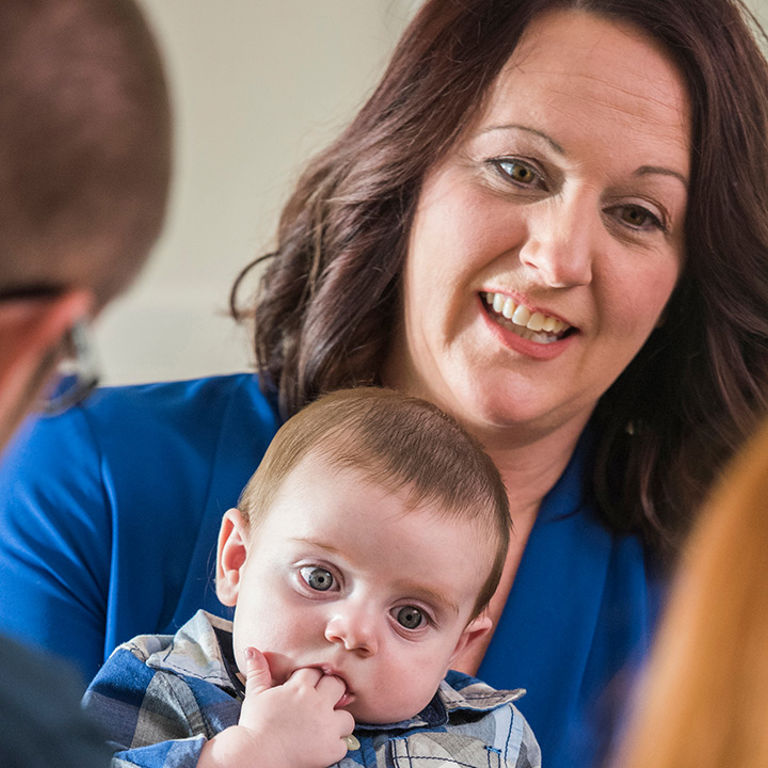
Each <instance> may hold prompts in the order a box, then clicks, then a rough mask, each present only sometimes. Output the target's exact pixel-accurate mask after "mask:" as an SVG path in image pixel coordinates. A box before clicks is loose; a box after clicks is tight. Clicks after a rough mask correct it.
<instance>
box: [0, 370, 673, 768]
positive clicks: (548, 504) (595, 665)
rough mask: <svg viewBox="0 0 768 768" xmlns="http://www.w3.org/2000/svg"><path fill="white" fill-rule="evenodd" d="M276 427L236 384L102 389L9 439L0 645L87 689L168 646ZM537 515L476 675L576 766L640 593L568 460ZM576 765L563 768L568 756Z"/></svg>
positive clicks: (263, 406)
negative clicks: (136, 644) (33, 652)
mask: <svg viewBox="0 0 768 768" xmlns="http://www.w3.org/2000/svg"><path fill="white" fill-rule="evenodd" d="M277 426H278V417H277V416H276V414H275V410H274V407H273V405H272V404H271V403H270V402H269V400H268V399H267V398H266V397H265V396H264V395H263V394H262V393H261V392H260V390H259V387H258V383H257V381H256V379H255V377H253V376H252V375H248V374H241V375H236V376H226V377H215V378H209V379H201V380H196V381H190V382H177V383H171V384H155V385H147V386H139V387H120V388H113V389H105V390H101V391H100V392H98V393H96V394H95V395H94V396H93V397H92V398H91V399H90V400H88V402H87V403H86V404H85V405H84V406H81V407H78V408H76V409H73V410H72V411H70V412H67V413H65V414H64V415H62V416H59V417H56V418H53V419H50V418H49V419H42V420H40V421H37V422H36V423H33V424H29V425H27V427H26V429H25V430H23V432H22V434H21V435H20V436H19V437H18V438H17V439H16V441H15V443H14V444H13V446H11V447H10V448H9V450H8V452H7V454H6V457H5V460H4V463H3V467H2V471H0V500H2V503H1V504H0V585H2V598H0V633H3V632H4V633H9V634H14V635H16V636H18V637H21V638H23V639H25V640H27V641H31V642H33V643H37V644H39V645H42V646H44V647H46V648H47V649H49V650H51V651H53V652H54V653H58V654H61V655H63V656H67V657H69V658H71V659H73V660H74V661H75V662H77V663H78V664H79V666H80V669H81V671H82V673H83V675H84V677H85V678H86V679H90V678H91V677H92V676H93V675H94V673H95V672H96V670H97V668H98V666H99V665H100V663H101V662H102V661H103V660H104V659H105V658H106V656H108V655H109V653H110V652H111V650H112V649H113V648H115V647H116V646H117V645H118V644H120V643H121V642H125V641H126V640H128V639H130V638H131V637H133V636H134V635H138V634H144V633H163V634H173V633H174V632H175V631H176V630H177V629H178V628H179V627H181V626H182V624H184V622H185V621H186V620H187V619H188V618H189V617H190V616H191V615H193V614H194V613H195V612H196V611H197V609H198V608H204V609H206V610H208V611H210V612H211V613H214V614H218V615H222V616H228V615H229V614H228V612H227V610H226V609H225V608H223V607H222V606H221V604H220V603H219V602H218V601H217V599H216V596H215V592H214V588H213V575H214V565H215V549H216V537H217V534H218V529H219V523H220V519H221V515H222V513H223V512H224V511H225V510H226V509H228V508H229V507H231V506H234V505H235V504H236V501H237V498H238V495H239V493H240V491H241V489H242V487H243V486H244V485H245V482H246V481H247V479H248V478H249V477H250V475H251V474H252V472H253V470H254V469H255V467H256V465H257V464H258V462H259V460H260V459H261V456H262V454H263V453H264V450H265V449H266V446H267V444H268V443H269V441H270V439H271V437H272V435H273V434H274V432H275V430H276V429H277ZM583 443H584V441H582V444H581V445H580V446H579V447H578V448H577V450H576V452H575V454H574V456H573V458H572V460H571V462H570V464H569V465H568V467H567V468H566V470H565V472H564V473H563V476H562V477H561V478H560V480H559V481H558V482H557V484H556V485H555V486H554V488H553V489H552V490H551V491H550V492H549V494H548V495H547V496H546V498H545V499H544V501H543V503H542V507H541V510H540V512H539V516H538V518H537V521H536V524H535V525H534V528H533V531H532V532H531V536H530V539H529V541H528V545H527V547H526V550H525V553H524V555H523V559H522V562H521V564H520V568H519V570H518V573H517V577H516V580H515V583H514V586H513V588H512V592H511V594H510V597H509V600H508V602H507V606H506V608H505V611H504V614H503V616H502V618H501V621H500V623H499V626H498V628H497V629H496V632H495V634H494V636H493V639H492V641H491V645H490V647H489V649H488V652H487V655H486V658H485V661H484V662H483V665H482V667H481V668H480V671H479V676H480V677H481V678H483V679H484V680H486V681H487V682H488V683H489V684H490V685H492V686H494V687H496V688H517V687H522V688H526V689H527V690H528V693H527V695H526V696H525V697H524V698H523V699H522V700H521V702H520V710H521V711H522V712H523V714H524V715H525V717H526V719H527V720H528V722H529V723H530V725H531V727H532V728H533V731H534V733H535V734H536V736H537V738H538V740H539V743H540V744H541V747H542V753H543V763H544V765H545V766H547V767H548V768H570V766H573V765H582V766H588V765H589V764H590V761H591V760H592V759H593V758H594V755H595V753H596V750H597V749H598V747H600V746H601V745H602V744H603V742H604V738H605V732H606V730H607V728H606V724H605V723H604V722H602V721H601V720H600V719H599V718H598V716H597V714H596V711H595V710H596V705H597V704H598V703H599V702H598V699H599V695H600V694H601V693H602V692H603V691H604V690H605V689H606V688H607V687H608V685H609V683H611V682H613V681H614V679H615V678H616V676H617V673H618V672H619V671H620V670H621V669H622V668H623V667H624V666H625V665H626V664H627V662H628V661H633V660H636V659H637V658H638V656H639V655H641V654H643V653H644V652H645V650H646V649H647V646H648V643H649V638H650V633H651V631H652V628H653V625H654V620H655V616H656V613H657V606H658V594H657V592H658V590H657V589H656V586H655V582H654V579H653V578H652V576H651V573H650V571H649V569H648V566H647V563H646V558H645V553H644V551H643V548H642V546H641V545H640V543H639V541H638V540H637V539H635V538H634V537H629V536H618V535H614V534H611V533H609V532H608V531H606V530H605V529H604V528H603V527H602V526H601V525H600V524H599V523H598V522H597V520H596V519H595V516H594V514H593V511H592V509H591V508H590V507H589V506H588V505H587V504H586V503H584V501H583V494H582V477H583V476H584V474H585V472H586V471H587V470H586V468H585V464H586V463H587V456H586V451H585V446H584V445H583ZM577 754H578V759H576V755H577Z"/></svg>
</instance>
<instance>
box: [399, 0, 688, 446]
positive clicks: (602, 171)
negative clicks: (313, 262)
mask: <svg viewBox="0 0 768 768" xmlns="http://www.w3.org/2000/svg"><path fill="white" fill-rule="evenodd" d="M478 117H479V119H477V121H476V122H475V123H474V124H473V125H471V126H470V128H469V129H468V131H467V132H466V134H465V135H464V136H463V138H462V139H461V140H460V141H459V142H458V144H457V146H455V147H454V148H453V149H452V151H451V152H450V153H449V154H448V155H447V156H446V157H445V158H444V159H443V160H442V161H441V162H440V163H439V164H438V165H437V166H436V167H434V168H433V169H432V170H431V172H430V173H429V174H428V175H427V177H426V178H425V180H424V184H423V187H422V192H421V196H420V199H419V202H418V206H417V210H416V214H415V218H414V221H413V226H412V230H411V234H410V240H409V247H408V254H407V258H406V264H405V270H404V275H403V296H402V305H403V313H404V315H403V320H404V322H403V323H402V324H401V327H400V329H399V330H398V331H397V333H396V334H395V338H394V342H393V347H392V352H391V355H390V359H389V361H388V366H387V368H386V369H385V379H386V382H387V383H388V384H390V385H393V386H397V387H400V388H402V389H405V390H406V391H409V392H412V393H414V394H418V395H421V396H423V397H426V398H427V399H429V400H432V401H433V402H436V403H438V404H439V405H441V406H442V407H444V408H445V409H446V410H448V411H449V412H451V413H453V414H454V415H456V416H457V417H458V418H459V419H460V420H461V421H463V422H464V424H465V425H466V426H468V427H469V428H470V429H474V431H476V432H477V431H483V430H487V429H489V428H490V429H497V428H504V427H508V426H513V425H514V426H516V427H517V428H518V429H519V428H526V427H527V428H528V429H530V430H532V431H533V433H550V432H552V431H553V430H556V429H559V428H561V427H563V426H565V425H571V426H572V427H573V428H574V430H576V429H578V430H580V429H581V427H582V426H583V424H584V423H585V422H586V420H587V419H588V417H589V414H590V412H591V411H592V409H593V408H594V406H595V404H596V402H597V400H598V398H599V397H600V396H601V395H602V394H603V392H605V390H606V389H607V388H608V387H609V386H610V384H611V383H612V382H613V381H614V379H615V378H616V377H617V376H618V375H619V374H620V373H621V371H622V370H623V369H624V368H625V367H626V365H627V364H628V363H629V361H630V360H631V359H632V358H633V357H634V356H635V354H636V353H637V352H638V350H639V349H640V348H641V346H642V345H643V343H644V342H645V340H646V339H647V337H648V336H649V334H650V333H651V332H652V331H653V329H654V326H655V325H656V324H657V323H658V322H659V319H660V316H661V313H662V310H663V309H664V305H665V304H666V302H667V300H668V299H669V296H670V294H671V292H672V289H673V288H674V286H675V282H676V281H677V278H678V276H679V274H680V270H681V266H682V261H683V250H684V242H683V229H684V218H685V208H686V197H687V185H688V174H689V148H690V127H689V125H690V116H689V105H688V97H687V93H686V88H685V85H684V81H683V78H682V76H681V75H680V73H679V72H678V71H677V69H676V68H675V66H674V65H673V64H672V63H671V61H670V59H668V58H667V56H666V55H665V54H664V53H663V52H662V51H661V50H660V48H659V47H658V46H657V45H656V44H655V43H653V42H652V41H650V40H648V39H646V38H645V37H644V36H642V35H641V34H640V33H638V32H636V31H635V30H634V29H633V28H632V27H629V26H623V25H621V24H617V23H616V22H613V21H607V20H605V19H602V18H600V17H597V16H594V15H591V14H589V13H587V12H582V11H562V10H559V11H555V12H550V13H547V14H545V15H542V16H540V17H537V19H535V20H534V21H533V22H532V23H531V24H530V26H529V27H528V28H527V30H526V32H525V34H524V35H523V38H522V39H521V42H520V44H519V45H518V47H517V48H516V49H515V51H514V53H513V55H512V56H511V57H510V59H509V61H508V62H507V64H506V66H505V68H504V69H503V70H502V72H501V74H500V75H499V77H498V78H497V80H496V82H495V84H494V85H493V87H492V88H491V91H490V94H489V100H488V104H487V106H486V108H485V111H484V113H483V114H482V115H479V116H478ZM521 434H522V433H521Z"/></svg>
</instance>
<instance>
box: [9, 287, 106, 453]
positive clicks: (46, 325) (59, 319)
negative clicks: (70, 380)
mask: <svg viewBox="0 0 768 768" xmlns="http://www.w3.org/2000/svg"><path fill="white" fill-rule="evenodd" d="M92 304H93V298H92V296H91V295H90V293H89V292H88V291H84V290H74V289H73V290H70V291H65V292H64V293H62V294H60V295H57V296H50V297H47V296H46V297H34V296H32V297H28V298H18V299H9V300H8V301H3V302H0V449H2V447H3V444H4V443H5V441H6V440H7V438H8V437H9V436H10V435H11V433H12V432H13V430H14V429H15V427H16V426H18V423H19V422H20V421H21V419H22V418H23V416H24V415H25V413H26V412H27V411H28V410H29V409H30V408H31V407H32V406H33V405H34V402H35V398H36V397H37V395H38V394H39V391H40V389H41V387H42V386H43V384H44V383H45V381H46V379H47V378H48V376H50V374H51V373H52V372H53V370H54V368H55V364H56V361H57V357H58V356H57V349H58V348H59V347H60V345H61V342H62V339H63V338H64V337H65V335H66V333H67V331H68V330H69V329H70V328H71V327H72V325H73V324H74V323H75V322H76V321H77V320H79V319H80V318H82V317H84V316H86V315H87V314H88V312H89V310H90V308H91V306H92Z"/></svg>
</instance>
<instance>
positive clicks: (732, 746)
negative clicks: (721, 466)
mask: <svg viewBox="0 0 768 768" xmlns="http://www.w3.org/2000/svg"><path fill="white" fill-rule="evenodd" d="M638 693H639V695H638V697H637V701H636V703H635V711H634V716H633V719H632V721H631V722H630V727H629V730H628V733H627V738H626V740H625V742H624V745H623V748H622V751H621V752H620V754H619V756H618V760H617V762H616V766H618V767H620V768H648V766H653V767H654V768H710V766H711V767H712V768H714V766H717V768H722V766H729V767H735V766H737V767H738V768H758V766H759V768H765V766H768V424H766V425H765V426H763V428H762V429H761V431H760V432H759V433H758V434H757V435H756V437H755V438H754V439H753V440H752V441H751V442H750V443H749V445H748V446H747V447H746V448H745V449H744V451H743V452H742V453H741V454H740V455H739V456H738V457H737V459H736V461H735V462H734V463H733V465H732V466H731V467H730V469H729V471H728V472H726V474H725V475H724V477H723V478H722V481H721V482H720V484H719V486H718V487H717V489H716V491H715V493H714V494H713V496H712V497H711V499H710V501H709V503H708V504H707V505H706V507H705V509H704V512H703V515H702V517H701V519H700V521H699V523H698V525H697V527H696V528H695V530H694V532H693V534H692V536H691V538H690V540H689V541H688V543H687V545H686V548H685V550H684V554H683V560H682V561H681V565H680V571H679V573H678V576H677V581H676V583H675V586H674V589H673V592H672V594H671V597H670V603H669V605H668V607H667V612H666V614H665V618H664V620H663V622H662V625H661V629H660V632H659V635H658V638H657V641H656V646H655V649H654V652H653V654H652V657H651V662H650V665H649V668H648V670H647V676H646V678H645V680H644V684H643V685H641V687H640V690H639V692H638Z"/></svg>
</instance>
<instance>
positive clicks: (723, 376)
mask: <svg viewBox="0 0 768 768" xmlns="http://www.w3.org/2000/svg"><path fill="white" fill-rule="evenodd" d="M766 105H768V74H766V65H765V61H764V59H763V57H762V55H761V53H760V51H759V48H758V46H757V45H756V43H755V42H754V40H753V38H752V36H751V35H750V33H749V30H748V28H747V26H746V24H745V22H744V18H743V13H742V12H741V10H740V7H739V6H738V5H736V4H735V3H734V2H730V0H695V2H694V0H686V2H677V1H676V2H674V3H672V2H669V1H666V2H661V0H599V1H597V0H596V1H595V2H569V3H556V2H547V1H546V0H521V1H520V2H515V3H511V2H507V3H504V2H498V1H496V0H462V1H461V2H459V0H432V1H431V2H428V3H427V4H426V5H425V6H424V7H423V8H422V10H421V12H420V13H419V14H418V15H417V17H416V18H415V20H414V21H413V23H412V24H411V26H410V27H409V29H408V30H407V31H406V33H405V35H404V37H403V40H402V41H401V43H400V44H399V46H398V48H397V50H396V51H395V54H394V56H393V60H392V62H391V64H390V67H389V69H388V70H387V72H386V74H385V76H384V78H383V80H382V83H381V85H380V86H379V88H378V90H377V91H376V92H375V93H374V94H373V96H372V97H371V99H370V101H369V102H368V104H366V106H365V107H364V108H363V109H362V111H361V113H360V114H359V115H358V117H357V118H356V120H355V121H354V122H353V123H352V125H351V126H350V127H349V128H348V129H347V131H346V132H345V133H344V134H343V135H342V136H341V138H340V139H339V140H338V141H337V142H336V144H334V145H333V146H332V147H331V148H330V149H329V150H327V151H326V152H325V153H323V154H322V155H320V156H319V157H318V158H317V159H316V160H315V161H314V162H313V163H312V164H311V165H310V166H309V167H308V169H307V171H306V173H305V175H304V177H303V179H302V180H301V181H300V183H299V185H298V188H297V190H296V193H295V195H294V196H293V198H292V199H291V200H290V201H289V203H288V205H287V206H286V208H285V210H284V212H283V216H282V219H281V223H280V228H279V236H278V251H277V253H276V254H275V255H274V256H273V257H272V258H271V260H270V262H269V266H268V269H267V271H266V273H265V275H264V278H263V281H262V284H261V288H260V293H259V296H258V297H257V300H256V302H255V304H254V308H253V310H248V309H242V310H240V311H239V313H238V314H239V315H240V316H241V317H248V316H252V317H253V318H254V320H255V323H256V337H255V341H256V352H257V359H258V361H259V368H260V371H261V374H262V381H263V382H264V383H265V385H266V394H262V393H261V392H260V390H259V389H258V385H257V383H256V382H255V381H254V380H253V378H251V377H244V376H240V377H229V378H224V379H209V380H205V381H198V382H191V383H182V384H172V385H155V386H151V387H139V388H127V389H120V390H115V391H106V392H102V393H101V394H99V395H97V396H96V398H94V400H93V401H92V402H91V403H90V404H89V405H87V406H86V407H84V408H81V409H78V410H77V411H76V412H73V413H71V414H68V415H66V416H65V417H62V418H61V419H59V420H57V421H53V422H48V423H41V424H39V425H37V426H36V427H35V429H34V431H33V433H32V435H31V436H30V437H29V439H28V440H27V441H26V442H24V443H23V444H21V445H20V446H19V447H18V448H17V449H16V452H15V455H14V456H13V457H12V459H11V461H10V463H9V464H8V465H7V468H6V470H5V478H4V480H3V483H4V485H3V490H4V491H5V493H4V494H3V496H4V498H6V499H10V500H9V501H8V502H7V509H6V510H5V511H4V513H3V518H2V530H1V533H2V536H0V539H1V541H0V547H1V548H2V551H0V563H2V565H0V567H1V568H2V579H3V585H4V590H5V592H4V594H5V596H4V600H3V605H2V615H1V616H0V620H1V621H2V626H7V627H9V628H11V629H13V630H15V631H17V632H19V633H21V634H23V635H25V636H27V637H33V638H35V639H37V640H38V641H42V642H43V643H44V644H46V645H48V646H49V647H51V648H53V649H56V650H58V651H59V652H61V653H64V654H66V655H70V656H72V657H74V658H75V659H78V660H79V661H80V663H81V665H82V667H83V669H84V671H85V673H86V674H92V672H93V670H94V668H95V667H96V666H97V665H98V663H99V662H100V660H101V659H102V657H103V655H104V654H106V653H108V652H109V651H110V650H111V649H112V647H114V645H115V644H116V643H117V642H119V641H121V640H123V639H125V638H127V637H129V636H131V635H133V634H136V633H138V632H147V631H168V630H170V629H173V628H174V627H176V626H177V625H178V623H180V622H181V621H183V620H184V617H186V616H188V615H190V614H191V613H192V612H194V610H195V609H197V608H199V607H205V608H207V609H209V610H213V611H214V612H215V611H221V606H219V605H217V603H216V601H215V597H214V595H213V591H212V589H211V586H210V585H211V571H210V569H211V563H212V560H211V553H212V551H213V547H214V544H215V531H216V526H217V524H218V520H219V517H220V515H221V513H222V511H223V510H224V509H226V508H227V506H229V505H231V504H232V503H233V502H234V500H235V499H236V497H237V494H238V492H239V490H240V487H241V486H242V484H243V483H244V482H245V479H246V478H247V477H248V468H249V467H252V466H253V464H254V461H256V460H258V458H259V457H260V455H261V453H262V452H263V450H264V448H265V445H266V444H267V443H268V441H269V438H270V437H271V435H272V434H273V432H274V429H275V428H276V425H277V423H278V422H279V420H280V416H282V417H285V416H287V415H289V414H291V413H293V412H294V411H295V410H297V409H298V408H300V407H301V406H302V405H303V404H304V403H306V402H309V401H310V400H312V399H313V398H314V397H316V396H317V395H318V394H319V393H320V392H323V391H326V390H330V389H334V388H337V387H340V386H348V385H350V384H361V383H370V382H381V383H384V384H388V385H391V386H395V387H399V388H401V389H405V390H407V391H409V392H412V393H414V394H419V395H422V396H424V397H427V398H428V399H431V400H433V401H434V402H436V403H437V404H439V405H441V406H442V407H444V408H445V409H446V410H448V411H450V412H451V413H453V414H454V415H455V416H457V417H458V418H459V420H460V421H462V422H463V423H464V424H465V426H466V427H467V428H469V429H470V431H472V432H473V433H474V434H475V435H477V436H478V437H479V438H480V439H481V440H482V442H483V443H484V445H485V446H486V448H487V449H488V452H489V453H490V455H491V456H492V458H493V459H494V461H496V463H497V465H498V466H499V469H500V470H501V472H502V474H503V476H504V479H505V483H506V485H507V487H508V489H509V492H510V507H511V510H512V516H513V523H514V527H515V536H514V541H513V545H512V547H511V548H510V554H509V559H508V562H507V567H506V569H505V574H504V579H503V584H502V585H501V587H500V589H499V591H498V593H497V595H496V596H495V598H494V601H493V603H492V606H491V613H492V616H493V618H494V620H495V622H496V624H497V629H496V632H495V634H494V636H493V638H492V640H491V642H490V645H489V647H488V648H487V651H486V652H485V655H484V658H483V659H482V663H480V662H481V659H480V658H477V657H472V658H463V659H461V663H460V666H461V668H463V669H465V670H469V671H475V670H477V669H478V665H479V674H480V676H482V677H484V678H486V679H487V680H488V681H489V682H490V683H491V684H493V685H496V686H502V687H511V686H524V687H526V688H527V689H528V694H527V696H526V698H525V699H524V700H523V701H522V702H521V709H522V710H523V712H524V714H525V715H526V717H527V718H528V720H529V722H530V723H531V725H532V726H533V728H534V731H535V732H536V734H537V737H538V739H539V741H540V743H541V745H542V750H543V759H544V762H545V764H547V765H548V766H555V767H557V766H566V765H573V764H584V765H587V764H589V762H590V761H591V760H592V757H593V755H594V753H595V749H596V745H597V741H598V737H597V735H596V733H597V732H598V731H597V727H596V725H595V723H594V709H595V705H596V702H597V701H598V700H599V699H600V696H601V694H602V692H603V691H604V689H605V688H606V686H607V685H608V684H609V682H610V681H611V680H612V679H613V678H614V677H615V675H616V674H617V673H618V672H619V670H621V669H622V668H623V667H624V666H625V665H626V664H627V663H628V661H630V660H632V659H634V658H637V657H638V656H639V655H640V654H642V653H643V651H644V650H645V647H646V645H647V643H648V639H649V636H650V633H651V631H652V628H653V624H654V619H655V611H656V608H657V604H658V594H657V593H658V590H659V585H660V584H661V583H662V580H661V576H662V569H661V564H662V562H663V561H664V559H665V558H666V557H667V556H668V555H670V554H671V553H673V552H674V548H675V546H676V543H677V541H678V540H679V538H680V536H681V535H682V534H683V532H684V531H685V528H686V525H687V522H688V518H689V517H690V510H691V509H694V508H695V504H696V502H697V501H698V499H699V498H700V496H701V494H702V493H703V491H704V489H705V487H706V485H707V484H708V483H709V481H710V479H711V478H712V477H713V476H714V475H715V474H716V472H717V471H718V469H719V467H720V466H721V464H722V462H723V460H724V459H725V458H726V457H728V456H729V455H730V453H731V452H732V450H733V449H734V447H735V446H736V445H737V444H738V443H739V442H740V441H741V440H742V438H743V436H744V435H745V434H746V433H747V432H748V431H749V430H750V429H751V428H752V425H753V423H754V421H755V418H756V414H757V413H758V412H759V411H761V410H762V409H763V408H764V406H765V402H764V393H765V392H766V391H768V389H767V388H766V383H768V382H767V381H766V379H767V378H768V375H767V373H766V368H767V367H768V355H766V341H767V340H768V317H766V312H765V306H766V299H768V232H766V226H765V213H764V211H765V210H766V203H767V202H768V186H767V185H766V178H768V173H766V171H768V155H767V154H766V147H765V136H766V133H767V131H766V127H767V126H768V119H767V118H766V108H767V107H766ZM745 158H748V161H747V160H745ZM237 287H238V286H236V289H235V290H237ZM278 414H280V416H279V415H278ZM32 455H34V468H33V469H30V470H27V469H26V468H25V467H26V464H27V463H28V462H29V464H30V466H31V465H32V459H31V456H32ZM72 457H74V458H72ZM41 465H42V467H43V469H42V471H41ZM28 474H29V475H33V474H35V477H37V479H34V478H31V477H27V475H28ZM41 476H42V478H44V479H41ZM155 531H159V533H160V535H154V532H155ZM170 532H175V535H176V539H175V540H176V541H177V546H176V547H174V549H173V551H166V550H164V549H163V548H162V546H161V545H160V543H159V542H160V541H162V540H164V539H166V538H169V537H170ZM513 580H514V586H512V581H513ZM605 730H606V728H605V724H603V723H601V724H600V733H602V732H603V731H605Z"/></svg>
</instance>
